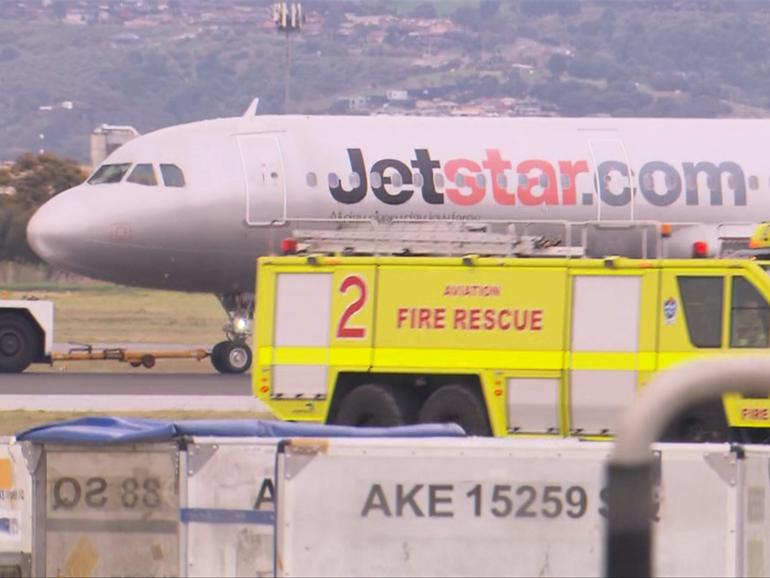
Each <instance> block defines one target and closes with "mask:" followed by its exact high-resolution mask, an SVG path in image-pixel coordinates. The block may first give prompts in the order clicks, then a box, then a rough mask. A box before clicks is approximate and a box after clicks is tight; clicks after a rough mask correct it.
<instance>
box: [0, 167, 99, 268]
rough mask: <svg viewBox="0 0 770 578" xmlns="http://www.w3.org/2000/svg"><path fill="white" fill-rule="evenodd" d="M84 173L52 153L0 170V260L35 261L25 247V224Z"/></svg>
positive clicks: (76, 183)
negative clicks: (1, 193) (0, 192)
mask: <svg viewBox="0 0 770 578" xmlns="http://www.w3.org/2000/svg"><path fill="white" fill-rule="evenodd" d="M85 176H86V174H85V172H84V170H83V169H82V168H81V167H80V165H78V164H77V163H76V162H74V161H71V160H68V159H64V158H61V157H59V156H57V155H55V154H53V153H44V154H41V155H34V154H32V153H27V154H24V155H22V156H20V157H19V158H18V159H16V162H14V163H13V164H12V165H10V166H9V167H3V168H0V190H3V191H5V192H7V193H9V194H7V195H2V196H0V260H14V261H36V260H37V257H36V256H35V254H34V253H33V252H32V250H31V249H30V248H29V245H27V222H29V218H30V217H31V216H32V214H33V213H34V212H35V210H36V209H37V208H38V207H39V206H40V205H42V204H43V203H44V202H45V201H47V200H48V199H50V198H51V197H52V196H54V195H56V194H58V193H60V192H62V191H64V190H66V189H69V188H72V187H74V186H75V185H78V184H80V183H81V182H83V179H85Z"/></svg>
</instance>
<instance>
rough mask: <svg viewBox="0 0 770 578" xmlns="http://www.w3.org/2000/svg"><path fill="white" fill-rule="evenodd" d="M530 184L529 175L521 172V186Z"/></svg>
mask: <svg viewBox="0 0 770 578" xmlns="http://www.w3.org/2000/svg"><path fill="white" fill-rule="evenodd" d="M528 185H529V177H528V176H527V175H525V174H524V173H519V186H520V187H526V186H528Z"/></svg>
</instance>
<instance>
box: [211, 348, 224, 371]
mask: <svg viewBox="0 0 770 578" xmlns="http://www.w3.org/2000/svg"><path fill="white" fill-rule="evenodd" d="M227 344H228V342H227V341H220V342H219V343H217V344H216V345H215V346H214V347H213V348H212V349H211V365H213V366H214V369H216V370H217V371H218V372H219V373H227V372H226V371H225V366H224V362H223V359H222V349H223V348H224V347H225V345H227Z"/></svg>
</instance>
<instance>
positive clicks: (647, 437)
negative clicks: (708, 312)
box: [605, 355, 770, 577]
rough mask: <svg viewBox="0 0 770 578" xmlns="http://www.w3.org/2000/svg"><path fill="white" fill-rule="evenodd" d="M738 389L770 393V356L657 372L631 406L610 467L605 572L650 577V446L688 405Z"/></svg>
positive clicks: (746, 392) (702, 362)
mask: <svg viewBox="0 0 770 578" xmlns="http://www.w3.org/2000/svg"><path fill="white" fill-rule="evenodd" d="M728 392H735V393H741V394H744V395H768V394H770V356H758V355H747V356H741V357H723V358H710V359H699V360H696V361H692V362H688V363H684V364H682V365H679V366H677V367H676V368H673V369H671V370H670V371H666V372H663V373H660V374H659V375H657V376H656V377H655V378H654V379H653V380H652V381H651V382H650V384H649V385H648V386H647V387H646V388H645V389H644V391H642V392H641V394H640V395H639V398H638V400H637V401H636V402H635V403H634V404H633V405H632V406H631V407H630V408H629V409H628V411H627V412H626V415H625V416H624V419H623V420H622V421H621V425H620V428H619V431H618V435H617V438H616V441H615V447H614V449H613V452H612V456H611V458H610V462H609V466H608V469H607V474H608V488H607V491H608V499H607V502H608V507H609V515H608V525H607V540H606V544H605V546H606V559H605V574H606V576H611V577H615V576H628V577H636V576H639V577H641V576H652V575H653V573H652V551H651V550H652V519H651V515H650V514H651V512H652V488H651V486H652V484H651V482H652V471H653V469H652V468H653V456H652V452H651V450H650V446H651V445H652V444H653V443H654V442H655V441H657V440H658V439H659V438H660V436H661V435H662V434H663V432H664V431H665V429H666V427H667V426H668V424H669V423H670V422H671V421H672V420H673V419H674V418H675V417H676V416H678V415H679V414H680V413H681V412H683V411H685V410H686V409H687V408H688V407H690V406H692V405H694V404H697V403H699V402H703V401H708V400H710V399H713V398H715V397H720V396H722V395H723V394H725V393H728Z"/></svg>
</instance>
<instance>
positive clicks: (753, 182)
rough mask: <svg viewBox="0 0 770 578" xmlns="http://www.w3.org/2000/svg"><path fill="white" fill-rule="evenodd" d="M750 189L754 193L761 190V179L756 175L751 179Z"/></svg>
mask: <svg viewBox="0 0 770 578" xmlns="http://www.w3.org/2000/svg"><path fill="white" fill-rule="evenodd" d="M749 188H750V189H751V190H752V191H756V190H757V189H758V188H759V177H756V176H754V175H752V176H750V177H749Z"/></svg>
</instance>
